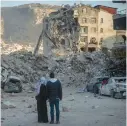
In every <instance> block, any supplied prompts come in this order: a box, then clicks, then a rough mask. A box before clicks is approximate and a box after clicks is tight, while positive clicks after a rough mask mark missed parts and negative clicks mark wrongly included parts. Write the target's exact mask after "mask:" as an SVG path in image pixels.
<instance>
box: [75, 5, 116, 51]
mask: <svg viewBox="0 0 127 126" xmlns="http://www.w3.org/2000/svg"><path fill="white" fill-rule="evenodd" d="M116 11H117V8H112V7H106V6H102V5H98V6H95V7H91V6H87V5H82V6H78V7H75V9H74V18H76V19H77V20H78V23H79V24H80V37H79V45H80V46H85V47H86V50H87V51H90V52H92V51H95V50H99V49H101V46H106V47H108V48H112V46H113V43H114V42H115V41H116V38H115V36H116V31H115V30H114V29H113V14H116Z"/></svg>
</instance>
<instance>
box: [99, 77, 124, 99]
mask: <svg viewBox="0 0 127 126" xmlns="http://www.w3.org/2000/svg"><path fill="white" fill-rule="evenodd" d="M99 94H100V95H109V96H111V97H114V98H122V97H125V96H126V77H111V78H110V79H109V80H108V83H107V84H104V85H102V86H100V89H99Z"/></svg>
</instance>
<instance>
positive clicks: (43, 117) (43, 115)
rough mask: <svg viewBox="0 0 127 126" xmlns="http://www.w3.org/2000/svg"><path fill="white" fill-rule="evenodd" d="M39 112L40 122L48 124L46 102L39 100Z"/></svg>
mask: <svg viewBox="0 0 127 126" xmlns="http://www.w3.org/2000/svg"><path fill="white" fill-rule="evenodd" d="M37 112H38V122H43V123H47V122H48V114H47V104H46V101H45V100H37Z"/></svg>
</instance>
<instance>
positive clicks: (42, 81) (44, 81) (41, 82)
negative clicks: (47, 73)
mask: <svg viewBox="0 0 127 126" xmlns="http://www.w3.org/2000/svg"><path fill="white" fill-rule="evenodd" d="M40 84H43V85H46V78H45V77H41V79H40Z"/></svg>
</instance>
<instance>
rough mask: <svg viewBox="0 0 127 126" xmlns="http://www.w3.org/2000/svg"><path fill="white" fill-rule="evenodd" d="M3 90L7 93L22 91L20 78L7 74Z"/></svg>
mask: <svg viewBox="0 0 127 126" xmlns="http://www.w3.org/2000/svg"><path fill="white" fill-rule="evenodd" d="M3 90H4V91H5V92H7V93H12V92H14V93H19V92H21V91H22V82H21V80H20V78H18V77H15V76H9V77H8V78H7V80H6V81H5V83H4V86H3Z"/></svg>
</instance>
